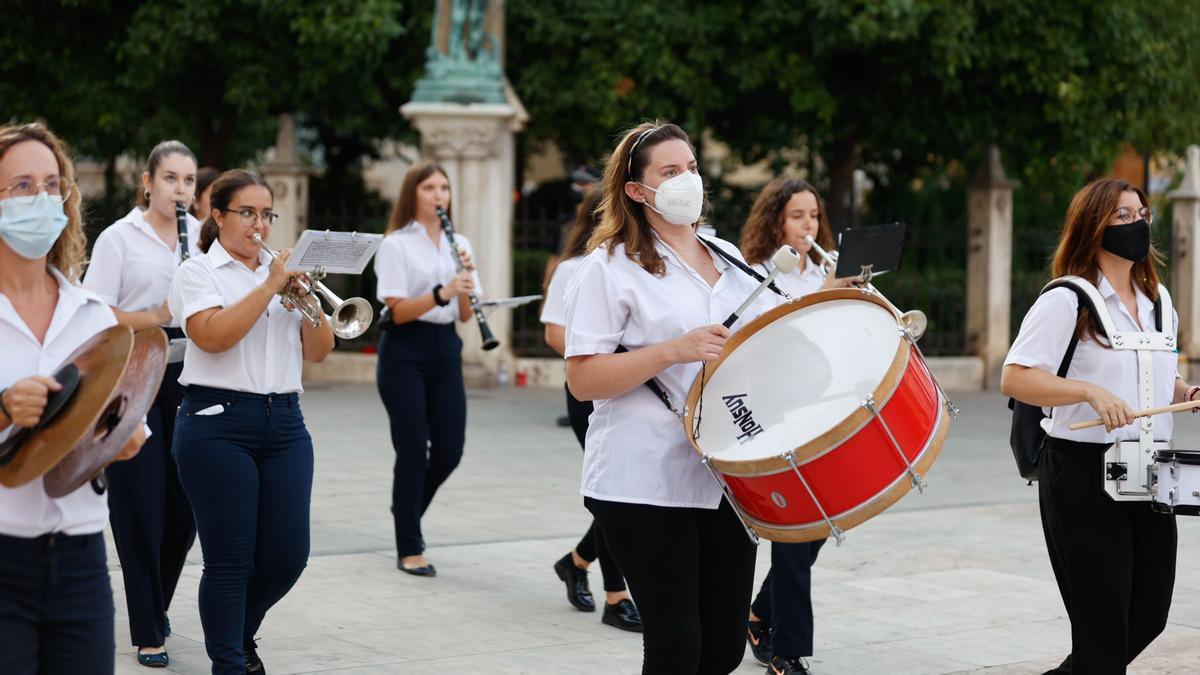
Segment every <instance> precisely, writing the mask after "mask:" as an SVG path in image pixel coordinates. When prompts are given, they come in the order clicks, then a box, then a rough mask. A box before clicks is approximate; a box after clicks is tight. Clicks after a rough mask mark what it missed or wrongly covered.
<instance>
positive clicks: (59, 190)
mask: <svg viewBox="0 0 1200 675" xmlns="http://www.w3.org/2000/svg"><path fill="white" fill-rule="evenodd" d="M74 191H75V184H74V183H72V182H71V181H69V180H67V179H66V178H63V177H62V176H51V177H49V178H47V179H46V180H44V181H42V182H40V183H38V182H36V181H34V180H33V179H32V178H29V177H28V176H21V177H20V178H17V179H15V180H13V182H11V183H9V184H8V187H6V188H4V189H2V190H0V193H4V192H7V193H8V194H9V195H10V196H11V197H12V198H13V199H15V200H16V201H17V203H18V204H31V203H33V200H34V199H37V196H38V195H39V194H41V193H42V192H45V193H46V194H48V195H50V196H52V197H62V200H63V202H66V201H67V200H68V199H70V198H71V194H72V193H73V192H74Z"/></svg>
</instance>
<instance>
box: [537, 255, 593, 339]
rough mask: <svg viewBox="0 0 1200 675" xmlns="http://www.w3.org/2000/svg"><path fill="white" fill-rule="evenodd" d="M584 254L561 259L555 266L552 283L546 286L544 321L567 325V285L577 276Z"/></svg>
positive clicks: (543, 310)
mask: <svg viewBox="0 0 1200 675" xmlns="http://www.w3.org/2000/svg"><path fill="white" fill-rule="evenodd" d="M583 258H584V257H583V256H576V257H574V258H567V259H566V260H560V261H559V263H558V264H557V265H555V266H554V274H551V275H550V284H549V285H548V286H547V287H546V302H545V304H543V305H542V316H541V317H540V321H541V322H542V323H552V324H555V325H558V326H565V325H567V298H566V294H567V286H568V285H569V284H570V283H571V278H572V277H574V276H575V272H576V270H578V269H579V266H580V264H581V263H582V262H583Z"/></svg>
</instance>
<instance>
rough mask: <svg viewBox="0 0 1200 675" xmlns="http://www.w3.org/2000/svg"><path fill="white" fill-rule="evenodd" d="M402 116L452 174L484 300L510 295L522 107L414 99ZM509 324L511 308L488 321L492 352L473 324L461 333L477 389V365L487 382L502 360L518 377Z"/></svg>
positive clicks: (424, 150) (425, 151)
mask: <svg viewBox="0 0 1200 675" xmlns="http://www.w3.org/2000/svg"><path fill="white" fill-rule="evenodd" d="M400 113H401V114H402V115H404V117H405V118H407V119H408V120H409V121H410V122H411V123H412V125H413V126H414V127H415V128H416V129H417V130H418V131H419V132H420V133H421V154H422V156H423V157H426V158H428V159H432V160H434V161H436V162H437V163H438V164H440V165H441V166H442V167H443V168H444V169H446V172H447V173H448V174H449V176H450V195H451V214H452V216H453V220H454V227H455V229H456V230H457V231H458V232H461V233H462V234H464V235H466V236H467V238H468V239H470V240H471V245H472V248H473V249H474V252H475V264H476V267H477V269H478V271H479V281H480V283H481V284H482V285H483V294H482V296H483V297H481V299H487V298H505V297H509V296H511V295H512V274H513V272H512V219H513V197H512V195H513V189H514V187H515V181H516V175H515V138H514V137H515V134H516V133H517V132H519V131H520V130H521V129H522V128H524V126H525V122H526V121H527V120H528V117H527V115H526V114H525V110H524V109H523V108H522V107H521V104H520V102H519V101H517V100H516V98H515V96H513V95H512V93H511V90H510V91H509V102H508V103H473V104H466V105H464V104H457V103H425V102H411V103H408V104H405V105H404V106H403V107H401V108H400ZM511 319H512V313H511V311H509V310H498V311H496V312H493V313H492V314H490V315H489V316H488V324H489V325H490V326H491V328H492V331H493V332H494V333H495V334H496V337H497V338H498V339H499V340H500V347H498V348H497V349H494V350H492V351H490V352H484V351H482V350H481V349H480V336H479V330H478V328H477V326H476V324H475V321H474V320H472V321H471V322H470V323H469V324H466V325H464V326H462V327H460V328H459V334H460V335H461V336H462V338H463V343H464V344H463V362H464V364H465V365H466V366H468V367H467V368H466V371H465V372H466V374H467V375H471V376H472V377H471V378H470V379H472V380H475V383H476V384H481V383H482V382H479V378H480V371H479V368H478V366H480V365H482V366H483V370H484V372H485V373H486V374H485V375H484V376H483V379H484V380H486V381H490V382H494V381H495V377H494V375H495V374H496V373H497V371H498V370H499V367H500V364H501V363H505V364H506V367H507V369H508V372H509V373H512V372H514V371H513V363H512V339H511V338H512V330H511V326H512V321H511ZM472 364H475V368H471V367H470V366H471V365H472ZM472 371H474V372H472Z"/></svg>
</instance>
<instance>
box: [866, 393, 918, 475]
mask: <svg viewBox="0 0 1200 675" xmlns="http://www.w3.org/2000/svg"><path fill="white" fill-rule="evenodd" d="M859 405H861V406H862V407H864V408H866V409H867V411H868V412H870V413H871V414H872V415H874V416H875V420H876V421H877V422H879V426H881V427H883V432H884V433H885V434H887V437H888V440H889V441H891V443H892V448H894V449H895V450H896V454H897V455H899V456H900V461H902V462H904V467H905V470H906V471H907V472H908V479H909V480H910V481H911V482H912V486H913V487H914V488H916V489H917V492H920V493H921V494H925V487H926V485H925V480H924V479H923V478H921V474H919V473H917V471H916V469H913V465H912V462H910V461H908V457H907V456H905V454H904V450H903V449H901V447H900V444H899V443H897V442H896V437H895V436H894V435H892V430H891V428H889V427H888V424H887V422H886V421H884V419H883V415H880V414H879V408H878V406H876V405H875V395H874V394H867V397H866V398H865V399H863V401H862V402H861V403H859Z"/></svg>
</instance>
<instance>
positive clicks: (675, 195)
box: [638, 171, 704, 225]
mask: <svg viewBox="0 0 1200 675" xmlns="http://www.w3.org/2000/svg"><path fill="white" fill-rule="evenodd" d="M638 185H641V186H642V187H644V188H646V189H647V190H649V191H651V192H653V193H654V204H651V203H650V202H644V203H645V204H646V206H649V207H650V209H651V210H652V211H654V212H655V213H657V214H658V215H660V216H662V217H663V218H664V219H665V220H666V221H667V222H668V223H671V224H672V225H691V224H692V223H694V222H696V221H697V220H700V210H701V209H702V208H703V207H704V181H702V180H700V174H698V173H696V172H694V171H684V172H683V173H681V174H679V175H678V176H673V177H671V178H669V179H667V180H665V181H663V182H662V183H661V184H659V186H658V189H655V188H652V187H650V186H649V185H646V184H645V183H638Z"/></svg>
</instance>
